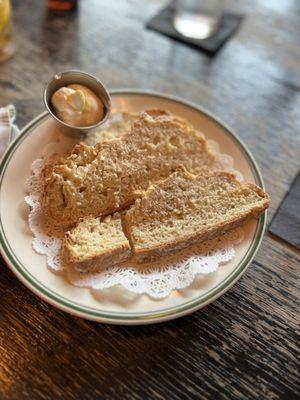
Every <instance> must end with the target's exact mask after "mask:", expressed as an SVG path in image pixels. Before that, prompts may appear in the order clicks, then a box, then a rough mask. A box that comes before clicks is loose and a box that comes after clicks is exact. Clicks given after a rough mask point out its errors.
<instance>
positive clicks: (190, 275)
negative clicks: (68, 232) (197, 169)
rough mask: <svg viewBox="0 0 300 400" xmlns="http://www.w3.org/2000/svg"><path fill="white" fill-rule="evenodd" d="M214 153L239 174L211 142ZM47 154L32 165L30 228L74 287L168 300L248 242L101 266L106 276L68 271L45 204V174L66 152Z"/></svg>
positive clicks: (225, 240)
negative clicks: (118, 289) (52, 158)
mask: <svg viewBox="0 0 300 400" xmlns="http://www.w3.org/2000/svg"><path fill="white" fill-rule="evenodd" d="M209 147H210V149H211V150H212V151H213V152H214V153H215V154H216V159H217V162H216V168H220V167H222V168H223V169H226V170H230V171H234V172H235V173H237V171H235V170H234V169H233V160H232V158H231V157H230V156H227V155H223V154H220V153H219V152H218V145H217V144H216V143H215V142H213V141H209ZM47 149H48V150H46V151H44V158H40V159H37V160H36V161H34V163H33V164H32V175H31V176H30V178H29V179H28V181H27V182H26V187H25V189H26V192H27V193H28V195H27V196H26V197H25V201H26V203H27V204H28V205H29V206H30V213H29V227H30V229H31V231H32V233H33V236H34V238H33V249H34V250H35V251H36V252H37V253H39V254H42V255H45V256H46V259H47V265H48V267H49V268H50V269H51V270H52V271H53V272H56V273H59V272H61V273H64V275H65V276H66V277H67V279H68V280H69V282H70V283H71V284H73V285H75V286H79V287H88V288H91V289H96V290H100V289H106V288H110V287H112V286H115V285H122V286H123V287H124V288H126V289H128V290H130V291H131V292H134V293H138V294H142V293H145V294H148V295H149V296H151V297H153V298H164V297H166V296H168V295H169V294H170V292H171V291H172V290H174V289H183V288H186V287H187V286H189V285H190V284H191V283H192V282H193V280H194V279H195V277H196V275H198V274H203V275H207V274H210V273H212V272H215V271H216V270H217V269H218V267H219V266H220V265H221V264H224V263H227V262H229V261H231V260H232V259H233V258H234V255H235V250H234V246H236V245H237V244H238V243H240V242H241V241H242V239H243V237H244V234H243V230H242V229H241V228H238V229H235V230H233V231H231V232H229V233H227V234H225V235H223V236H221V237H219V238H216V239H213V240H210V241H207V242H205V243H201V244H198V245H195V246H193V247H191V248H189V249H187V250H185V251H182V252H180V253H177V254H176V255H174V256H171V257H168V258H164V259H162V260H161V261H159V262H155V263H151V264H146V265H143V266H142V267H141V266H138V265H133V264H132V263H129V262H128V263H126V264H122V265H120V266H114V267H109V268H104V269H100V266H99V269H97V271H100V272H89V273H82V272H79V271H76V270H75V269H74V268H73V267H72V266H71V265H64V264H63V263H62V260H61V247H62V238H59V237H51V236H48V235H47V234H46V233H45V229H44V226H45V221H44V217H43V213H42V209H41V203H40V200H41V195H42V192H43V180H42V179H41V169H42V167H43V165H44V163H45V159H46V158H47V157H48V156H49V155H50V153H53V152H59V151H60V150H61V149H60V148H59V144H56V143H51V144H50V145H48V146H47ZM47 152H48V154H47ZM237 175H238V177H239V179H242V176H241V175H240V174H238V173H237Z"/></svg>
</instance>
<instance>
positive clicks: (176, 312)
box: [0, 90, 266, 324]
mask: <svg viewBox="0 0 300 400" xmlns="http://www.w3.org/2000/svg"><path fill="white" fill-rule="evenodd" d="M110 93H111V94H113V95H120V94H123V95H145V96H152V97H157V98H162V99H167V100H171V101H173V102H177V103H179V104H181V105H184V106H186V107H189V108H192V109H194V110H196V111H198V112H200V113H202V114H205V115H206V116H208V117H209V118H211V119H212V120H214V121H215V122H217V123H218V124H219V125H220V126H221V127H222V128H223V129H224V130H225V131H226V132H227V134H228V135H229V136H230V137H231V138H233V139H234V141H235V143H236V144H237V145H238V146H239V148H240V149H241V150H242V152H243V154H244V156H245V158H246V159H247V160H248V162H249V164H250V166H251V170H252V173H253V175H254V177H255V181H256V183H257V184H258V185H259V186H260V187H262V188H264V183H263V179H262V176H261V174H260V171H259V168H258V166H257V164H256V162H255V160H254V158H253V157H252V155H251V154H250V152H249V151H248V150H247V147H246V146H245V144H244V143H243V142H242V141H241V140H240V139H239V138H238V137H237V135H236V134H235V133H233V132H232V131H231V130H230V128H229V127H228V126H226V125H225V124H224V123H222V122H221V121H219V120H218V119H217V118H216V117H214V116H213V115H212V114H210V113H209V112H208V111H206V110H205V109H203V108H201V107H198V106H197V105H195V104H193V103H190V102H187V101H183V100H181V99H178V98H176V97H173V96H166V95H164V94H160V93H157V92H151V91H139V90H112V91H110ZM47 117H48V113H47V112H44V113H42V114H40V115H39V116H38V117H36V118H35V119H34V120H32V121H31V122H30V123H29V124H28V125H26V126H25V127H24V128H23V130H22V131H21V133H20V135H19V136H18V137H17V138H16V139H15V140H14V141H13V142H12V143H11V145H10V146H9V148H8V149H7V151H6V152H5V154H4V156H3V158H2V160H1V163H0V191H1V188H2V181H3V177H4V175H5V171H6V169H7V166H8V165H9V161H10V159H11V157H12V156H13V154H14V152H15V151H16V149H17V148H18V147H19V146H20V144H21V143H22V142H23V140H24V139H25V138H26V137H27V136H28V135H29V134H30V132H31V131H32V129H34V128H36V126H38V125H39V124H41V123H42V122H43V121H44V120H45V119H46V118H47ZM265 225H266V212H265V213H264V214H263V215H262V216H261V217H260V219H259V222H258V224H257V227H256V231H255V234H254V238H253V240H252V242H251V245H250V246H249V248H248V250H247V252H246V254H245V255H244V257H243V259H242V260H241V261H240V263H239V264H238V265H237V266H236V268H235V269H234V270H233V271H232V272H231V274H229V275H228V276H227V277H226V278H225V279H224V280H223V281H222V282H221V283H219V284H218V285H217V286H215V287H214V288H213V289H211V290H210V291H209V292H207V293H205V294H203V295H201V296H199V297H197V298H196V299H193V300H190V301H187V302H186V303H184V304H182V305H180V306H174V307H169V308H165V309H163V310H161V311H159V312H151V311H149V312H140V313H125V312H124V313H123V312H122V313H121V312H113V311H111V312H104V311H101V310H98V309H96V308H92V307H86V306H82V305H80V304H79V303H76V302H73V301H70V300H68V299H67V298H65V297H63V296H61V295H59V294H57V293H56V292H54V291H53V290H51V289H49V288H48V287H46V286H45V285H44V284H43V283H41V282H40V281H39V280H37V279H36V278H35V277H34V276H33V275H32V274H31V273H30V272H29V271H28V270H27V269H26V267H25V266H24V265H23V264H22V263H21V262H20V260H19V259H18V258H17V256H16V255H15V254H14V252H13V250H12V248H11V246H10V244H9V242H8V240H7V238H6V236H5V232H4V229H3V225H2V217H1V215H0V250H1V253H2V255H3V257H4V259H5V260H6V262H7V263H8V265H9V267H10V268H11V269H12V271H13V272H14V273H15V275H16V276H17V277H18V278H19V279H20V280H21V281H22V282H23V283H24V284H25V285H26V286H27V287H28V288H29V289H30V290H32V291H33V292H34V293H36V294H37V295H38V296H39V297H41V298H42V299H44V300H46V301H48V302H49V303H51V304H53V305H54V306H56V307H58V308H60V309H62V310H64V311H67V312H70V313H72V314H76V315H77V316H80V317H83V318H87V319H94V320H98V321H102V322H110V323H124V324H126V323H128V324H129V323H136V324H138V323H147V322H159V321H163V320H167V319H172V318H176V317H179V316H182V315H185V314H187V313H190V312H192V311H195V310H197V309H199V308H201V307H203V306H205V305H206V304H208V303H210V302H211V301H213V300H215V299H216V298H217V297H219V296H220V295H221V294H222V293H223V292H224V291H225V289H229V288H230V287H231V286H232V285H233V284H234V283H235V282H236V281H237V279H238V278H239V277H240V276H241V275H242V273H243V272H244V271H245V269H246V268H247V266H248V265H249V264H250V262H251V261H252V259H253V258H254V256H255V254H256V252H257V250H258V248H259V245H260V243H261V240H262V237H263V234H264V229H265Z"/></svg>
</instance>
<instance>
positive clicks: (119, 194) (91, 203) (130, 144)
mask: <svg viewBox="0 0 300 400" xmlns="http://www.w3.org/2000/svg"><path fill="white" fill-rule="evenodd" d="M213 162H214V157H213V155H212V154H211V153H210V152H209V151H208V149H207V143H206V141H205V139H204V138H203V137H202V135H201V134H198V133H197V132H196V131H195V130H194V129H193V128H192V127H191V126H190V125H189V124H187V123H185V122H184V121H183V120H181V119H176V118H172V117H170V116H168V115H158V116H151V115H149V114H147V113H142V114H141V115H140V116H139V117H138V118H137V120H136V121H135V122H134V123H133V125H132V127H131V130H130V132H128V133H125V134H124V135H123V136H122V137H121V138H118V139H115V140H110V141H107V142H101V143H98V144H97V145H95V146H93V147H89V146H86V145H83V144H79V145H77V146H75V148H74V150H73V152H72V154H71V155H70V156H69V157H68V158H67V159H66V160H65V161H64V162H63V163H61V164H58V165H55V166H53V169H52V170H51V172H50V173H49V174H48V175H47V177H46V178H45V188H44V194H43V200H42V206H43V210H44V213H45V215H46V217H47V218H48V220H50V221H53V222H54V223H55V224H58V225H59V226H60V227H62V228H64V229H68V228H70V227H72V226H74V225H76V223H77V222H78V221H79V219H80V218H83V217H86V216H89V215H91V214H92V215H93V216H95V217H99V216H105V215H108V214H111V213H114V212H115V211H118V210H122V209H124V208H126V207H128V206H129V205H131V204H132V203H133V201H134V199H135V197H134V196H135V195H134V193H135V192H136V191H137V190H146V189H147V188H148V186H149V184H151V183H153V182H156V181H158V180H161V179H162V178H165V177H168V176H169V175H170V174H171V173H172V172H174V170H176V169H177V168H178V167H179V166H181V165H183V166H184V167H185V168H186V169H187V170H188V171H190V172H193V173H199V172H200V171H201V168H202V167H203V166H205V165H211V164H212V163H213Z"/></svg>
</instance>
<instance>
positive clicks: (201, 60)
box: [0, 0, 300, 400]
mask: <svg viewBox="0 0 300 400" xmlns="http://www.w3.org/2000/svg"><path fill="white" fill-rule="evenodd" d="M12 3H13V9H14V27H15V34H16V42H17V45H18V52H17V53H16V55H15V57H14V58H12V59H11V60H10V61H8V62H6V63H4V64H0V105H5V104H7V103H14V104H16V106H17V109H18V123H19V125H21V126H22V125H24V124H25V123H26V122H29V120H30V119H31V118H33V117H34V116H36V115H37V114H38V113H39V112H41V111H42V110H43V106H42V102H41V93H42V90H43V86H44V84H45V81H46V80H47V79H48V78H49V77H50V76H51V75H53V73H55V72H57V71H59V70H64V69H68V68H70V67H72V68H81V69H84V70H86V71H88V72H91V73H95V74H97V75H98V76H100V77H101V78H102V80H103V81H104V82H106V83H107V85H108V86H109V88H117V87H131V88H132V87H135V88H144V89H153V90H159V91H163V92H167V93H170V94H175V95H177V96H180V97H183V98H186V99H188V100H191V101H194V102H196V103H198V104H200V105H202V106H204V107H206V108H208V109H209V110H211V111H212V112H213V113H215V114H216V115H218V116H219V117H220V118H221V119H223V120H224V121H225V122H226V123H228V124H229V125H230V126H232V128H233V129H234V130H235V131H236V132H237V133H238V134H239V135H240V136H241V137H242V139H243V140H244V141H245V142H246V144H247V145H248V146H249V148H250V149H251V151H252V152H253V154H254V155H255V158H256V160H257V161H258V163H259V166H260V168H261V170H262V173H263V175H264V178H265V182H266V185H267V190H268V191H269V192H270V195H271V197H272V205H271V209H270V212H269V218H268V219H269V220H270V218H271V217H272V215H273V213H274V211H275V210H276V208H277V207H278V205H279V204H280V201H281V200H282V198H283V197H284V195H285V193H286V191H287V190H288V188H289V185H290V183H291V182H292V180H293V178H294V177H295V176H296V174H297V171H298V169H299V166H300V162H299V159H300V133H299V131H300V126H299V125H300V124H299V121H300V68H299V65H300V56H299V42H300V35H299V16H300V3H299V2H297V1H289V2H288V1H284V0H278V1H276V2H275V1H274V2H271V1H266V0H257V1H255V2H253V1H250V0H243V1H239V2H238V1H234V0H232V1H226V2H225V3H226V6H227V8H228V9H229V10H230V9H231V10H233V11H235V12H238V13H243V14H245V20H244V21H243V24H242V26H241V29H240V30H239V32H238V33H237V34H236V35H235V36H234V37H233V38H231V39H230V41H229V42H228V43H226V45H225V46H224V47H223V48H222V49H221V51H220V52H219V53H217V54H216V55H215V57H213V58H211V57H210V56H208V55H206V54H203V53H201V52H197V51H195V50H193V49H191V48H189V47H186V46H184V45H181V44H178V43H175V42H173V41H171V40H170V39H168V38H165V37H163V36H161V35H159V34H157V33H155V32H152V31H147V30H146V29H145V28H144V27H145V23H146V21H147V20H148V19H149V18H150V17H151V16H152V15H154V14H155V13H156V12H157V10H158V9H159V8H160V7H162V6H163V5H164V4H165V2H163V1H160V0H147V1H146V0H145V1H139V0H128V1H126V0H114V1H109V2H108V1H104V0H103V1H100V0H82V1H81V2H80V8H79V12H78V14H77V15H76V14H73V15H71V16H69V17H67V18H62V17H55V16H51V15H48V14H47V13H46V9H45V4H46V1H42V0H35V1H34V0H27V1H26V2H25V1H21V0H14V1H12ZM0 263H1V269H0V398H1V399H94V398H97V399H175V400H182V399H183V400H184V399H190V398H199V399H200V398H201V399H224V400H229V399H272V400H276V399H295V398H296V397H297V394H299V389H300V388H299V372H298V371H299V370H298V368H297V367H298V365H297V357H299V348H298V343H299V341H298V342H297V339H298V337H297V335H298V333H299V264H300V255H299V252H298V251H296V250H295V249H293V248H292V247H290V246H287V245H286V244H285V243H284V242H281V241H280V240H278V239H276V238H275V237H272V236H270V235H267V236H266V237H265V239H264V241H263V244H262V246H261V248H260V250H259V252H258V254H257V256H256V257H255V260H254V262H253V263H252V265H251V266H250V268H249V269H248V271H247V273H246V274H245V275H244V276H243V277H242V279H241V280H240V281H239V282H238V283H237V284H236V285H235V286H234V287H233V288H232V289H231V290H230V291H229V292H227V293H226V294H225V295H224V296H222V297H221V298H220V299H219V300H217V301H216V302H215V303H213V304H211V305H209V306H208V307H206V308H205V309H203V310H200V311H199V312H196V313H195V314H193V315H191V316H188V317H185V318H182V319H180V320H177V321H173V322H168V323H164V324H159V325H155V326H145V327H114V326H106V325H100V324H97V323H93V322H88V321H84V320H80V319H77V318H74V317H71V316H70V315H67V314H65V313H63V312H61V311H58V310H56V309H54V308H53V307H51V306H50V305H48V304H46V303H44V302H43V301H40V300H39V299H37V298H36V297H35V296H34V295H33V294H32V293H31V292H29V291H28V290H27V289H26V288H25V287H24V286H23V285H22V284H21V283H19V281H18V280H17V279H16V278H15V277H14V276H13V274H12V273H11V272H10V271H9V270H8V268H7V267H6V265H5V262H4V261H3V260H2V259H1V262H0Z"/></svg>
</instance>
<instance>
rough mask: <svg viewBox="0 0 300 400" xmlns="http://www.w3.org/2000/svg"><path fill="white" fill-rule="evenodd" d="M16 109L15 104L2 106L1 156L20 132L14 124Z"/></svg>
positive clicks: (0, 122)
mask: <svg viewBox="0 0 300 400" xmlns="http://www.w3.org/2000/svg"><path fill="white" fill-rule="evenodd" d="M15 118H16V109H15V107H14V106H13V105H11V104H10V105H9V106H6V107H2V108H0V158H1V157H2V155H3V153H4V152H5V150H6V148H7V146H8V145H9V143H10V142H11V141H12V140H13V139H14V138H15V137H16V136H18V134H19V133H20V131H19V128H18V127H17V126H16V125H15V124H14V120H15Z"/></svg>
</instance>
